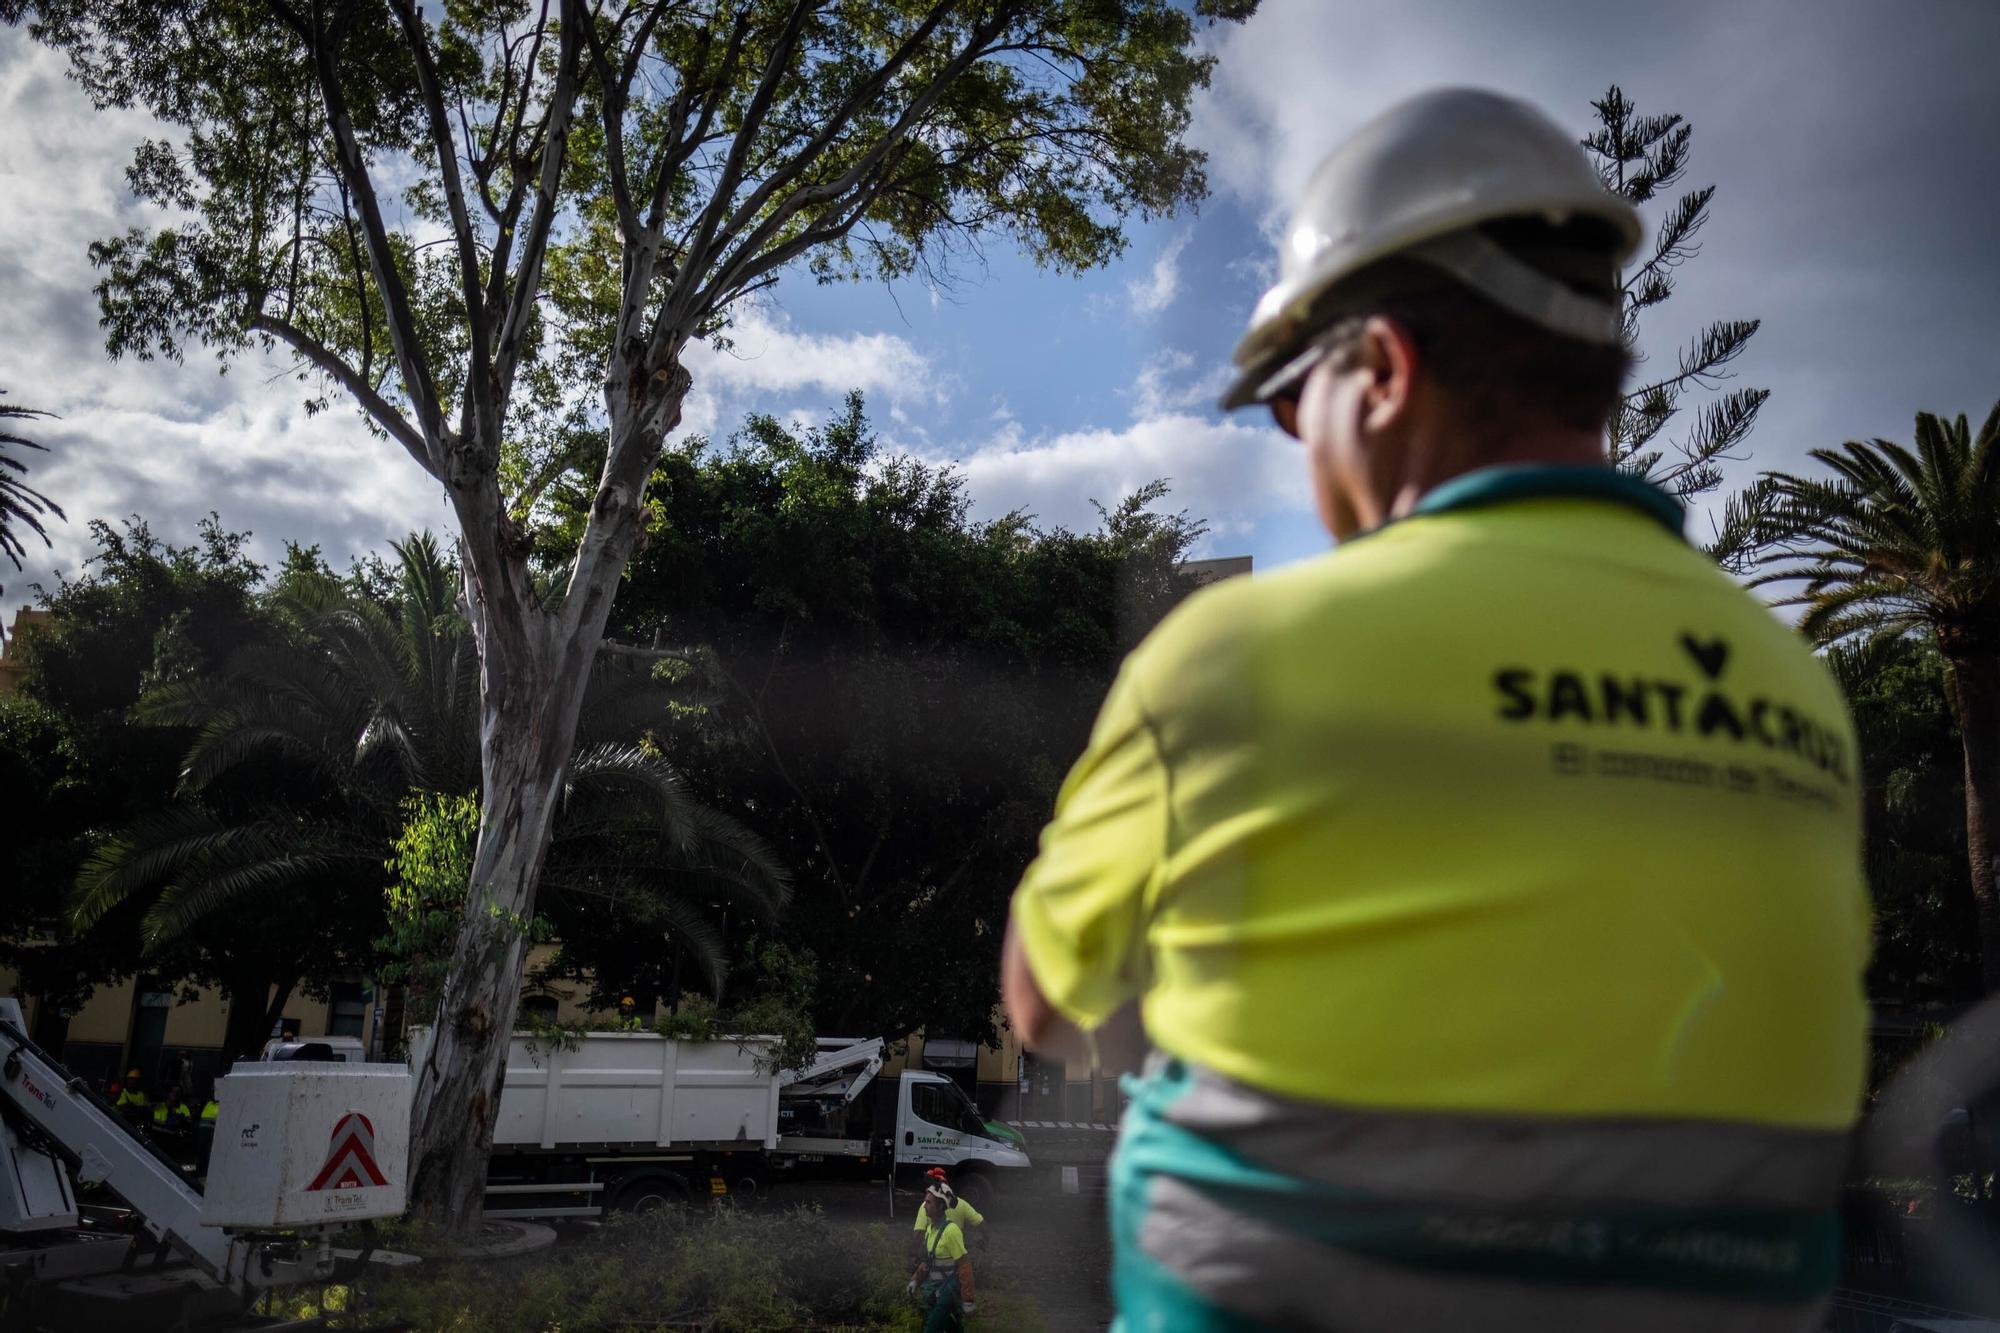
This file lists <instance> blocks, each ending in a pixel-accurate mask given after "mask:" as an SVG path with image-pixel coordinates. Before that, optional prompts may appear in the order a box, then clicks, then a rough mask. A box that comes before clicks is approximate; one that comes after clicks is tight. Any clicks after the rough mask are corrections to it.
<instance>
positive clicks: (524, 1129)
mask: <svg viewBox="0 0 2000 1333" xmlns="http://www.w3.org/2000/svg"><path fill="white" fill-rule="evenodd" d="M429 1035H430V1034H429V1033H428V1032H419V1033H417V1034H415V1037H414V1040H413V1041H412V1042H411V1063H412V1066H413V1067H414V1066H416V1065H417V1064H418V1063H419V1062H420V1061H421V1060H422V1058H423V1052H424V1049H425V1048H426V1047H427V1046H428V1045H429ZM569 1046H570V1049H567V1050H565V1049H563V1048H562V1045H560V1044H557V1043H554V1042H552V1041H551V1039H550V1038H548V1037H545V1036H530V1035H528V1034H526V1033H520V1032H517V1033H515V1034H514V1036H513V1040H512V1044H511V1045H510V1046H509V1047H508V1051H507V1078H506V1083H505V1084H504V1086H503V1089H502V1091H501V1094H500V1115H499V1118H498V1120H497V1121H496V1123H495V1126H494V1131H493V1146H494V1147H495V1148H515V1149H536V1148H540V1149H545V1150H549V1151H556V1150H561V1149H573V1148H618V1149H631V1148H640V1147H650V1148H703V1147H709V1148H722V1149H736V1150H743V1149H770V1148H775V1147H776V1146H777V1143H778V1077H777V1074H776V1073H775V1072H774V1071H768V1070H767V1071H765V1072H760V1071H759V1070H758V1067H757V1066H758V1061H759V1057H765V1059H766V1062H767V1063H768V1057H769V1054H770V1050H771V1047H772V1039H771V1038H768V1037H743V1038H740V1039H724V1040H721V1041H676V1040H674V1039H672V1038H668V1037H662V1036H660V1035H659V1034H658V1033H654V1032H589V1033H584V1034H582V1035H580V1036H579V1037H576V1038H574V1039H572V1040H571V1042H570V1043H569Z"/></svg>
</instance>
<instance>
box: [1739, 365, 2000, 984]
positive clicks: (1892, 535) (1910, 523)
mask: <svg viewBox="0 0 2000 1333" xmlns="http://www.w3.org/2000/svg"><path fill="white" fill-rule="evenodd" d="M1811 456H1812V459H1813V461H1814V462H1815V463H1817V464H1818V465H1819V466H1820V467H1821V468H1822V469H1824V470H1823V471H1822V472H1819V473H1807V474H1794V473H1772V474H1769V476H1768V477H1767V478H1766V482H1765V485H1766V487H1767V488H1768V491H1769V494H1770V497H1771V504H1770V507H1769V512H1768V514H1767V516H1766V518H1765V519H1764V521H1763V527H1764V533H1765V537H1766V540H1767V542H1768V545H1767V547H1766V549H1765V550H1764V552H1763V554H1762V555H1761V556H1760V558H1759V563H1760V566H1761V572H1759V574H1758V575H1757V577H1756V579H1755V580H1753V582H1754V583H1756V584H1759V585H1769V584H1789V585H1792V590H1791V591H1790V592H1789V593H1788V594H1787V595H1785V596H1784V597H1782V598H1780V599H1779V602H1778V604H1779V605H1780V606H1796V607H1799V608H1800V616H1799V627H1800V628H1801V629H1802V630H1804V631H1805V632H1806V633H1807V634H1809V635H1811V636H1812V637H1813V638H1814V639H1816V640H1817V641H1818V642H1820V643H1823V644H1836V643H1842V642H1857V641H1863V640H1866V639H1869V638H1874V637H1880V636H1882V635H1898V634H1905V633H1909V632H1913V631H1914V632H1920V633H1923V634H1926V635H1928V636H1930V638H1931V639H1932V640H1933V642H1934V643H1935V644H1936V646H1937V650H1938V653H1939V654H1940V655H1941V656H1942V657H1943V659H1944V661H1945V663H1946V665H1947V666H1949V668H1950V674H1949V677H1948V679H1949V683H1950V687H1951V697H1952V703H1953V705H1954V710H1955V712H1956V714H1957V721H1958V731H1959V739H1960V742H1961V745H1962V749H1963V757H1964V774H1965V802H1966V804H1965V825H1964V827H1965V839H1966V865H1967V868H1968V870H1969V872H1970V877H1971V893H1972V902H1973V905H1974V907H1975V909H1976V910H1977V914H1978V923H1979V939H1980V967H1981V971H1982V974H1983V976H1984V978H1985V984H1986V988H1987V989H1988V990H1993V989H1996V988H2000V863H1996V861H1995V860H1994V858H1993V856H1992V852H1993V849H1994V847H1995V845H1996V843H1995V840H1996V839H2000V739H1996V737H2000V403H1995V404H1994V406H1993V410H1992V411H1991V412H1989V413H1988V414H1987V417H1986V420H1985V421H1984V423H1982V424H1981V425H1980V427H1979V429H1978V430H1977V431H1976V432H1975V431H1974V430H1973V428H1972V426H1971V424H1970V423H1969V422H1968V421H1967V420H1966V418H1965V417H1964V416H1963V415H1962V414H1961V415H1960V416H1959V417H1958V418H1957V419H1956V420H1947V419H1945V418H1943V417H1940V416H1935V415H1933V414H1931V413H1929V412H1919V413H1917V418H1916V430H1915V443H1914V446H1911V445H1905V444H1902V443H1900V442H1898V441H1894V440H1884V439H1876V440H1866V441H1863V440H1849V441H1847V442H1846V443H1844V444H1842V445H1840V446H1839V447H1837V448H1822V449H1814V450H1813V451H1812V455H1811Z"/></svg>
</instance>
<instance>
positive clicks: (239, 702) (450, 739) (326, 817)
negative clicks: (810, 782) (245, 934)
mask: <svg viewBox="0 0 2000 1333" xmlns="http://www.w3.org/2000/svg"><path fill="white" fill-rule="evenodd" d="M395 549H396V553H397V556H398V562H397V566H396V584H395V590H394V594H393V596H392V597H390V598H389V599H387V600H386V602H385V601H378V600H376V599H374V598H371V597H369V596H367V595H365V594H363V593H361V592H359V591H357V590H356V589H355V588H354V587H353V586H352V585H350V584H348V583H346V582H343V581H341V580H338V579H335V578H333V577H331V576H330V575H327V574H325V573H323V572H318V571H310V572H305V571H296V570H295V571H291V572H290V573H288V575H287V577H286V579H285V580H284V581H283V582H282V583H281V585H280V587H279V589H278V590H277V591H276V593H275V594H274V597H273V601H274V603H275V607H276V609H277V611H278V613H279V615H280V617H281V619H283V620H284V621H287V622H289V623H290V624H292V625H294V626H296V627H297V638H296V641H295V642H280V641H272V642H264V643H257V644H250V645H246V646H245V647H244V648H242V649H241V650H239V651H238V652H237V653H236V654H235V656H234V657H233V658H232V659H231V661H230V663H229V665H228V666H227V668H226V669H225V670H224V672H223V674H222V675H221V676H220V677H219V678H202V679H193V680H186V681H179V682H172V683H168V684H165V685H162V686H160V687H157V688H156V689H154V690H153V691H152V692H151V693H150V694H149V695H148V696H147V697H146V698H145V699H144V700H143V701H142V703H141V705H140V714H141V716H142V717H143V718H145V720H148V721H153V722H157V723H160V724H163V725H174V726H188V727H193V728H194V729H195V733H196V734H195V739H194V741H193V743H192V745H191V746H190V748H189V750H188V752H187V756H186V759H185V764H184V771H183V776H182V787H183V792H184V795H185V797H186V799H185V800H184V801H183V802H181V803H180V804H179V805H178V806H177V807H175V808H173V809H171V810H169V811H168V812H167V813H165V814H164V815H162V816H159V817H157V818H155V819H153V820H151V821H148V822H146V823H144V824H142V825H139V826H136V827H134V828H130V829H127V830H125V831H123V832H122V833H121V834H119V835H118V836H116V837H114V838H112V839H110V840H108V841H107V842H106V843H105V844H103V845H102V846H101V847H100V848H99V849H98V850H97V852H96V853H95V854H94V855H93V856H92V858H91V859H90V861H89V862H88V863H87V864H86V866H85V867H84V870H83V872H82V873H81V874H80V876H79V878H78V884H77V891H76V897H75V907H74V915H75V919H76V921H77V923H78V924H79V926H82V925H85V924H87V923H89V922H92V921H95V920H97V919H98V918H100V917H102V916H103V915H104V914H105V913H107V912H109V911H111V910H112V909H113V908H115V907H117V906H118V905H119V904H120V903H123V902H125V901H127V900H129V899H131V898H132V897H134V896H135V895H139V894H147V895H150V905H149V906H148V909H147V912H146V916H145V927H144V929H145V930H146V932H147V935H148V937H149V939H150V940H152V941H154V942H156V943H164V942H165V941H168V940H171V939H173V938H175V937H177V936H179V935H181V934H183V933H185V932H187V931H190V930H193V929H195V928H196V927H197V926H198V925H199V924H200V923H202V922H204V921H207V920H212V919H213V918H214V917H215V915H216V914H217V913H221V912H226V911H228V910H229V909H230V908H231V907H232V905H236V904H240V903H241V902H242V901H243V899H244V898H245V896H246V895H270V894H277V895H284V894H289V893H296V892H300V891H303V889H304V888H305V886H307V885H313V886H315V888H316V890H317V891H329V886H331V885H339V886H342V887H340V888H338V889H334V890H333V891H344V892H350V893H358V894H367V895H372V897H371V900H370V901H371V904H372V902H374V901H379V899H380V896H381V893H382V887H383V880H384V874H383V861H384V859H385V858H386V857H387V856H388V855H389V849H390V845H391V843H392V841H393V840H394V839H395V837H396V835H397V833H398V831H399V830H400V828H401V826H402V821H403V819H404V816H405V813H406V812H405V801H406V798H407V797H409V796H410V794H411V793H413V792H438V793H450V794H463V793H473V792H476V791H477V790H478V787H479V776H480V772H479V737H478V725H479V681H478V669H479V659H478V655H477V652H476V651H475V648H474V645H473V642H472V636H471V633H470V631H469V628H468V626H467V624H466V622H465V621H464V619H463V618H462V617H461V616H460V615H459V613H458V608H457V596H458V582H457V578H456V574H455V570H454V568H453V563H452V561H451V560H449V559H448V558H447V557H446V556H445V555H444V553H443V552H441V551H440V550H439V548H438V546H437V544H436V542H435V541H434V540H433V539H432V538H431V537H429V536H428V535H422V536H416V537H413V538H411V539H410V540H409V541H406V542H403V543H400V544H398V545H397V546H396V548H395ZM665 704H666V695H665V692H664V691H663V690H662V688H661V687H660V686H658V685H657V684H655V683H654V682H653V681H652V679H651V677H650V676H649V675H648V674H645V673H640V672H631V671H624V670H621V669H619V668H617V667H615V666H611V665H608V664H605V663H600V664H599V666H598V668H597V670H596V673H595V675H594V677H593V680H592V682H591V689H590V691H589V695H588V697H587V701H586V704H585V708H584V712H583V720H582V722H581V724H580V727H579V731H578V738H577V746H576V749H575V751H574V753H573V754H572V756H571V758H570V760H569V763H568V764H567V765H566V766H565V768H564V770H563V774H562V804H561V810H560V813H559V814H558V816H557V820H556V823H555V828H554V833H553V836H552V839H551V842H550V847H549V851H548V853H547V857H546V860H545V862H544V869H543V875H542V888H543V891H544V893H545V894H548V895H563V894H571V895H585V896H594V897H597V898H600V899H603V900H605V901H606V902H610V903H614V904H616V906H617V909H618V912H619V915H620V917H621V919H622V920H623V921H624V922H626V923H627V924H628V925H629V926H631V927H632V928H636V929H642V930H647V931H652V932H656V933H657V934H658V936H659V937H660V939H661V942H662V945H663V947H666V948H671V949H673V950H675V951H677V953H678V954H679V955H680V956H683V957H685V958H686V959H687V960H688V961H689V962H690V963H692V964H693V966H694V967H695V968H696V969H697V970H698V971H699V972H700V973H702V974H703V975H704V976H705V977H706V978H707V979H708V981H709V982H710V983H711V987H712V988H714V989H718V990H719V988H720V986H721V983H722V980H723V975H724V967H725V957H726V950H725V944H724V940H723V938H722V934H721V932H720V930H719V929H718V926H717V921H716V917H717V915H718V913H720V912H724V911H728V912H731V913H732V914H733V915H735V916H736V917H737V919H743V918H745V917H747V918H749V919H751V920H764V919H769V918H770V917H772V916H773V915H775V914H776V913H777V912H778V911H779V910H781V909H782V907H783V905H784V904H785V902H786V900H787V898H788V896H789V892H790V888H789V885H790V875H789V873H788V872H787V870H786V869H785V867H784V866H783V865H782V864H781V863H780V861H779V860H778V857H777V855H776V853H775V852H774V851H773V850H772V849H771V848H770V847H769V845H768V844H766V843H765V842H764V841H763V840H762V839H761V838H759V837H758V836H757V835H756V834H755V833H753V832H751V831H750V830H749V829H748V828H746V827H744V826H743V825H742V824H741V823H739V822H738V821H736V820H735V819H733V818H731V817H729V816H728V815H726V814H724V813H722V812H720V811H717V810H715V809H713V808H711V807H709V806H706V805H704V804H702V803H701V802H700V801H699V800H697V799H696V798H695V797H694V795H693V794H692V793H691V792H690V791H689V790H688V788H687V785H686V784H685V782H684V781H683V780H682V778H681V776H680V774H679V773H678V772H677V771H676V770H675V769H674V767H673V765H672V764H670V763H669V762H668V761H667V760H666V759H665V758H664V757H663V756H662V755H660V754H659V753H657V751H655V750H653V749H651V748H649V747H648V746H647V745H646V744H644V743H643V742H642V741H641V740H640V739H638V738H639V737H640V736H641V734H642V732H643V729H644V721H645V720H646V719H647V718H649V717H657V716H659V714H660V710H661V709H662V708H663V707H664V706H665ZM274 762H275V763H276V764H278V765H279V766H280V767H282V768H283V769H284V770H285V771H286V772H287V774H288V775H289V777H290V779H291V780H290V781H289V782H287V783H283V784H276V785H275V786H273V787H272V789H271V791H270V793H269V794H267V795H263V796H261V797H260V798H259V799H254V800H251V801H248V802H245V801H244V800H243V799H242V798H241V792H242V789H243V787H244V785H245V783H244V781H243V778H244V777H245V775H246V774H247V775H249V776H250V778H251V780H252V782H253V783H255V782H257V781H258V780H259V779H260V777H261V775H263V774H264V773H265V772H266V771H267V768H268V766H269V765H271V764H272V763H274ZM281 791H282V792H285V793H288V795H287V794H280V792H281ZM300 792H303V793H305V794H306V799H304V800H300V799H298V795H299V793H300Z"/></svg>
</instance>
